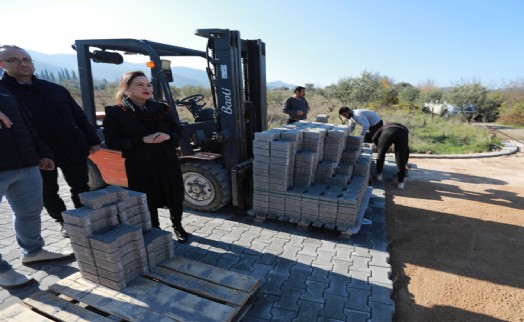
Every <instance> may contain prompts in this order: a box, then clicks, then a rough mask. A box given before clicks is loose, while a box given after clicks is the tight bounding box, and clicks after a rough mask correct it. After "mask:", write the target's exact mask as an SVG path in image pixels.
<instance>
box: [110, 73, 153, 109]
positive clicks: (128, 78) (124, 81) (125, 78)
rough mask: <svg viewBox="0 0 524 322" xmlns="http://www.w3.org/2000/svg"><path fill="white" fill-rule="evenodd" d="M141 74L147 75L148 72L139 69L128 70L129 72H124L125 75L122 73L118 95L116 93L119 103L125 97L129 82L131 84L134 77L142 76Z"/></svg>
mask: <svg viewBox="0 0 524 322" xmlns="http://www.w3.org/2000/svg"><path fill="white" fill-rule="evenodd" d="M140 76H144V77H147V76H146V74H144V72H142V71H139V70H136V71H132V72H127V73H124V75H122V78H121V79H120V83H119V84H118V88H117V91H116V95H115V97H116V101H117V103H118V104H121V103H122V99H123V98H124V93H125V91H126V89H127V88H128V87H129V84H131V82H132V81H133V79H135V78H137V77H140Z"/></svg>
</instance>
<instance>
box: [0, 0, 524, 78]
mask: <svg viewBox="0 0 524 322" xmlns="http://www.w3.org/2000/svg"><path fill="white" fill-rule="evenodd" d="M0 10H1V11H0V12H1V22H2V31H1V32H0V43H4V44H16V45H19V46H21V47H24V48H26V49H30V50H34V51H38V52H42V53H47V54H54V53H69V54H73V53H74V51H73V50H72V49H71V44H72V43H73V42H74V40H75V39H89V38H139V39H148V40H152V41H157V42H166V43H169V44H173V45H177V46H182V47H189V48H193V49H198V50H204V49H205V43H206V40H205V39H204V38H201V37H198V36H195V35H194V32H195V30H196V29H203V28H224V29H233V30H239V31H240V33H241V36H242V38H244V39H261V40H262V41H264V42H265V43H266V49H267V53H266V55H267V58H266V59H267V61H266V65H267V66H266V67H267V80H268V81H269V82H271V81H277V80H281V81H283V82H286V83H292V84H305V83H313V84H315V85H317V86H321V87H323V86H326V85H330V84H332V83H336V82H337V81H338V80H339V79H341V78H344V77H354V76H358V75H360V74H361V73H362V72H363V71H368V72H372V73H379V74H380V75H383V76H388V77H390V78H392V79H393V80H394V81H395V82H409V83H411V84H413V85H420V84H422V83H425V82H427V81H431V82H433V83H435V85H437V86H450V85H454V84H460V83H464V82H471V81H480V82H481V83H482V84H483V85H485V86H488V87H498V86H503V85H504V84H507V83H509V82H511V81H515V80H522V79H523V78H524V41H523V39H524V18H523V17H524V1H522V0H497V1H495V0H493V1H488V0H439V1H421V0H404V1H403V0H398V1H391V0H365V1H364V0H327V1H318V0H315V1H312V0H311V1H310V0H302V1H288V0H264V1H261V0H260V1H256V0H249V1H248V0H221V1H216V0H150V1H144V0H140V1H139V0H126V1H121V0H103V1H102V0H88V1H87V0H83V1H76V0H46V1H42V0H24V1H21V2H20V1H14V0H10V1H2V4H1V7H0ZM190 67H198V66H190Z"/></svg>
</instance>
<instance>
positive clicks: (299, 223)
mask: <svg viewBox="0 0 524 322" xmlns="http://www.w3.org/2000/svg"><path fill="white" fill-rule="evenodd" d="M372 194H373V188H372V187H367V189H366V193H365V194H364V198H363V199H362V203H361V205H360V208H359V210H358V213H357V218H356V221H355V225H354V226H353V227H346V226H339V225H335V224H326V223H322V222H319V221H315V222H313V221H303V220H297V219H295V218H290V217H289V216H286V215H269V214H257V213H256V212H255V211H254V210H253V209H250V210H249V211H248V215H250V216H255V221H258V222H264V221H266V220H267V219H270V220H277V221H282V222H289V223H292V224H295V225H296V228H297V229H300V230H305V229H308V228H309V227H316V228H322V229H327V230H336V231H338V232H340V237H341V238H350V237H351V236H352V235H354V234H357V233H358V232H359V231H360V228H361V227H362V225H363V224H370V221H369V220H368V219H364V215H365V213H366V211H367V209H368V207H369V200H370V198H371V195H372ZM320 211H322V209H320Z"/></svg>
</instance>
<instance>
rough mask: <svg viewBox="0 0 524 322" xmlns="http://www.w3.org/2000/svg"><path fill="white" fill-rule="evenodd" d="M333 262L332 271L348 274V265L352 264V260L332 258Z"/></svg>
mask: <svg viewBox="0 0 524 322" xmlns="http://www.w3.org/2000/svg"><path fill="white" fill-rule="evenodd" d="M331 262H332V263H333V272H335V273H337V274H341V275H344V276H345V275H348V274H349V267H350V266H352V265H353V261H352V260H344V261H342V260H336V259H334V260H332V261H331Z"/></svg>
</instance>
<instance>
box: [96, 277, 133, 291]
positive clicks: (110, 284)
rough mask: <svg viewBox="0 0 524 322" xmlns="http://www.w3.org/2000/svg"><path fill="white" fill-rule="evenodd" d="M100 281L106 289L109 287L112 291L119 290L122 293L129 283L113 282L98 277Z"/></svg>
mask: <svg viewBox="0 0 524 322" xmlns="http://www.w3.org/2000/svg"><path fill="white" fill-rule="evenodd" d="M98 279H99V280H100V282H99V284H100V285H103V286H105V287H108V288H110V289H113V290H117V291H121V290H123V289H124V288H125V287H126V286H127V283H126V281H125V280H120V281H113V280H111V279H108V278H105V277H102V276H98Z"/></svg>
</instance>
